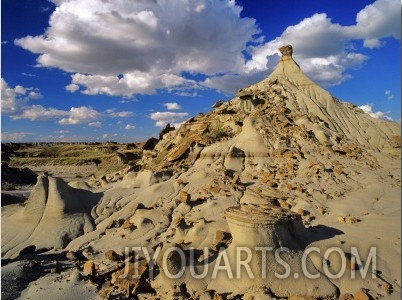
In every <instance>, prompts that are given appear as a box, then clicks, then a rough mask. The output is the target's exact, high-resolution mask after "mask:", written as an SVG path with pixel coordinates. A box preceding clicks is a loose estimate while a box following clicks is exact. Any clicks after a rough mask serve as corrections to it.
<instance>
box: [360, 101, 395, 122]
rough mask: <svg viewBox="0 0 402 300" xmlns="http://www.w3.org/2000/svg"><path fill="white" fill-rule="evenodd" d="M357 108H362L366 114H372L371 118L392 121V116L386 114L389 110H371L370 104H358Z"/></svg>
mask: <svg viewBox="0 0 402 300" xmlns="http://www.w3.org/2000/svg"><path fill="white" fill-rule="evenodd" d="M359 108H360V109H361V110H363V111H364V112H365V113H366V114H369V115H370V116H372V117H373V118H376V119H384V120H389V121H392V118H391V117H390V116H388V114H389V112H382V111H373V105H372V104H365V105H361V106H359Z"/></svg>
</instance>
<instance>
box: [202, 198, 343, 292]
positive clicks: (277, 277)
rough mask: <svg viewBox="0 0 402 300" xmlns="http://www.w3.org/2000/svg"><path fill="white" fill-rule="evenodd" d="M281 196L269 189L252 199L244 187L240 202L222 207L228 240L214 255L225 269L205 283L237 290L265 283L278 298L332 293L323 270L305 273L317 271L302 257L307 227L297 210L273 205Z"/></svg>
mask: <svg viewBox="0 0 402 300" xmlns="http://www.w3.org/2000/svg"><path fill="white" fill-rule="evenodd" d="M284 197H285V196H283V195H280V194H279V193H277V192H274V191H272V193H268V194H267V193H266V194H265V195H261V196H260V198H258V197H256V193H255V192H253V191H246V193H245V195H244V196H243V198H242V199H241V200H240V203H241V204H240V206H237V207H229V208H227V209H226V210H225V217H226V220H227V222H228V225H229V228H230V233H231V234H232V238H233V240H232V243H231V244H230V246H229V247H228V248H227V249H226V250H225V251H223V252H222V253H221V254H220V255H221V256H222V257H227V261H228V262H229V265H230V268H231V270H230V272H220V273H219V274H218V277H217V279H216V280H214V281H212V282H211V283H210V285H209V288H213V289H216V290H217V291H220V292H227V291H232V292H235V291H239V292H240V291H245V290H253V289H256V288H257V289H261V287H265V288H269V289H270V291H271V292H272V293H273V294H274V295H276V296H278V297H289V296H291V295H303V296H308V297H314V298H318V297H323V298H326V297H333V296H335V295H336V294H337V288H336V287H335V286H334V285H333V284H332V283H331V282H330V281H329V280H328V279H327V278H326V277H325V275H324V274H320V275H321V276H320V277H319V278H317V279H313V280H312V279H309V278H307V277H306V276H305V274H306V273H307V272H308V273H309V274H317V273H319V271H318V270H316V268H315V267H314V265H313V263H312V261H311V260H310V258H309V257H308V256H303V250H304V249H303V240H306V239H308V232H307V230H306V228H305V227H304V225H303V223H302V220H301V217H300V215H299V214H297V213H294V212H292V211H290V210H289V209H285V208H281V207H280V206H279V205H278V201H277V198H284ZM217 261H218V262H219V263H220V259H219V258H218V259H217ZM223 261H225V259H223ZM296 274H297V275H296ZM231 275H233V278H230V277H232V276H231Z"/></svg>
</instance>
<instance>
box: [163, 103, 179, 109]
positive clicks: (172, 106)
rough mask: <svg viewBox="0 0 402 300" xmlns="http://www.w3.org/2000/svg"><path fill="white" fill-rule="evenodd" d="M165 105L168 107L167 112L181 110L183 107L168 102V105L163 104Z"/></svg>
mask: <svg viewBox="0 0 402 300" xmlns="http://www.w3.org/2000/svg"><path fill="white" fill-rule="evenodd" d="M163 105H164V106H165V107H166V109H167V110H180V109H181V106H180V105H179V104H178V103H175V102H166V103H163Z"/></svg>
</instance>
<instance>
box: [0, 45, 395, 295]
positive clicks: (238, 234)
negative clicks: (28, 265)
mask: <svg viewBox="0 0 402 300" xmlns="http://www.w3.org/2000/svg"><path fill="white" fill-rule="evenodd" d="M280 51H281V52H282V58H281V60H280V61H279V63H278V65H277V67H276V68H275V70H274V71H273V72H272V74H271V75H270V76H269V77H267V78H266V79H265V80H263V81H261V82H259V83H256V84H253V85H251V86H249V87H245V88H243V89H241V90H239V91H238V93H236V95H235V97H234V98H233V99H231V100H229V101H226V102H224V101H218V102H217V103H215V104H214V107H213V110H211V111H210V112H208V113H205V114H199V115H197V116H195V117H192V118H190V119H189V120H187V121H186V122H185V123H184V124H182V125H181V126H180V127H178V128H176V129H175V130H170V128H169V130H166V131H165V132H164V134H163V135H161V136H160V138H161V139H160V140H159V141H158V140H156V139H154V140H151V141H150V142H149V143H148V145H147V146H146V147H145V148H144V151H143V156H142V158H141V161H140V162H138V164H139V165H140V168H141V170H139V169H140V168H136V169H135V170H136V172H134V171H133V170H131V169H130V171H129V172H128V173H127V174H125V175H122V174H120V175H121V176H124V177H123V179H122V180H120V177H118V180H117V179H116V180H109V181H107V180H106V179H104V181H105V182H104V183H103V185H98V186H99V188H98V189H96V190H94V189H93V190H91V189H90V188H88V186H87V185H85V184H77V183H75V184H74V185H73V186H74V187H76V188H77V189H76V188H73V187H71V186H68V185H66V184H65V183H63V182H61V181H59V180H56V179H52V178H48V177H39V179H38V184H37V186H36V187H35V189H34V190H33V192H32V194H31V197H30V199H29V200H28V202H27V203H26V204H25V206H18V205H9V206H6V207H5V208H4V209H3V210H2V242H3V247H2V254H3V256H4V257H10V258H15V257H17V256H18V253H19V251H20V250H22V249H24V248H25V247H26V246H29V245H30V244H32V245H35V246H36V248H38V247H47V248H50V247H53V248H54V249H57V248H63V249H65V250H69V251H83V253H84V252H85V253H86V254H87V256H88V257H90V259H91V261H93V262H94V264H93V265H92V264H91V268H90V273H91V274H96V276H100V277H101V280H99V281H96V280H94V283H95V284H99V282H104V281H106V283H105V284H104V285H98V286H97V287H98V288H99V289H100V290H101V293H103V292H105V293H106V294H107V295H109V293H111V292H113V293H115V294H114V296H116V297H117V298H118V297H127V295H132V294H133V293H150V292H149V291H152V292H154V293H156V295H157V297H161V298H164V299H166V298H167V299H173V298H180V297H182V298H186V297H187V298H189V297H193V298H195V299H196V298H201V297H206V299H210V298H212V297H216V299H219V297H221V295H226V296H225V297H227V298H228V299H232V298H233V299H235V298H236V297H237V296H238V295H243V296H244V298H246V295H250V296H255V295H263V297H265V298H268V297H270V296H272V297H291V296H303V297H306V298H309V297H310V298H319V297H322V298H333V297H335V296H337V295H338V293H343V294H344V293H352V294H353V293H355V292H356V290H357V289H360V288H361V287H367V288H369V289H370V291H371V293H372V296H373V297H374V296H378V295H381V291H380V288H379V283H378V280H379V279H378V278H377V279H371V278H370V279H366V280H363V279H359V280H357V281H353V282H352V281H350V278H349V279H348V278H340V279H337V280H332V279H331V280H329V279H328V278H327V277H326V276H325V274H322V268H323V257H322V253H320V254H317V255H314V256H313V255H307V256H306V257H303V255H304V252H303V251H304V250H305V248H306V247H307V246H311V245H313V246H316V247H318V246H320V247H321V246H322V245H324V246H325V247H330V246H333V245H334V244H337V245H340V246H342V247H346V246H349V247H350V245H354V243H358V245H359V246H360V247H362V248H363V249H366V248H367V247H371V246H374V245H376V246H377V245H378V246H380V245H381V246H382V247H385V248H384V249H385V250H381V251H382V253H387V257H380V258H379V266H381V267H382V268H383V269H384V270H385V271H388V272H389V273H390V274H391V275H389V274H388V275H387V276H388V277H387V279H385V280H388V281H387V282H391V281H392V280H393V281H392V282H395V284H397V283H398V278H400V272H399V277H398V271H395V270H394V268H395V265H399V264H395V263H394V262H395V261H397V262H398V261H399V262H400V251H399V249H400V231H399V233H398V230H397V229H395V226H394V222H400V215H399V214H395V211H400V177H401V175H400V135H401V133H400V126H399V125H398V124H396V123H394V122H389V121H385V120H380V119H375V118H372V117H370V116H369V115H368V114H366V113H364V112H363V111H362V110H361V109H359V108H357V107H356V106H354V105H353V104H351V103H346V102H341V101H339V100H338V99H336V98H335V97H334V96H332V95H331V94H330V93H328V92H327V91H325V90H324V89H322V88H320V87H319V86H318V85H316V84H315V83H314V82H313V81H311V80H310V79H309V78H308V77H307V76H305V75H304V74H303V72H302V71H301V70H300V68H299V66H298V65H297V63H296V62H295V61H294V60H293V57H292V51H293V50H292V47H291V46H284V47H281V48H280ZM398 141H399V142H398ZM145 149H146V150H145ZM120 175H119V176H120ZM114 181H115V182H114ZM92 186H93V185H92ZM78 188H80V189H78ZM81 188H84V189H81ZM91 195H92V196H91ZM94 195H97V201H96V203H95V201H93V202H92V201H89V203H88V201H87V198H88V197H89V196H91V197H94ZM338 216H341V217H342V220H344V222H343V223H339V222H338V220H337V217H338ZM346 220H350V221H349V222H346ZM21 224H24V226H23V229H21ZM321 224H325V226H324V225H321ZM378 224H381V225H382V227H381V230H383V232H379V231H378V230H379V229H378V228H379V226H378ZM359 226H361V227H359ZM364 226H367V230H364V228H366V227H364ZM339 228H340V229H339ZM359 230H360V231H359ZM376 230H377V231H376ZM373 232H376V233H375V234H374V233H373ZM342 233H345V234H343V235H342V239H339V241H340V242H339V243H338V242H337V241H338V240H337V237H336V236H337V235H340V234H342ZM385 234H388V235H389V234H394V235H396V236H392V243H391V242H390V243H386V244H384V243H383V242H382V241H381V240H380V238H381V237H382V236H383V235H385ZM398 234H399V239H398V238H397V237H398ZM374 235H376V236H377V237H378V239H377V238H376V237H375V236H374ZM230 237H231V238H230ZM345 241H346V242H345ZM394 244H395V245H397V246H398V245H399V248H398V247H396V246H394ZM173 246H174V247H176V248H177V249H180V250H181V251H183V253H184V256H185V258H186V259H187V258H189V256H188V254H189V253H191V252H190V250H191V249H194V250H195V256H194V259H195V260H196V266H195V268H196V271H197V274H200V273H202V272H203V269H204V268H205V267H206V266H209V270H208V271H207V272H206V276H205V277H203V278H202V279H195V278H194V276H192V275H191V272H190V271H189V270H188V269H186V271H185V272H184V273H183V276H181V277H179V278H175V279H171V278H168V276H166V275H165V274H164V271H166V270H168V271H169V272H173V271H175V272H180V270H181V267H182V266H181V265H180V264H181V257H180V256H177V255H176V254H174V253H171V254H169V255H167V257H166V265H165V266H164V264H163V262H164V260H163V259H162V258H161V257H160V256H161V255H163V253H166V251H167V249H169V247H173ZM221 246H222V247H223V248H224V249H221V250H219V248H220V247H221ZM324 246H323V247H324ZM127 247H128V248H129V249H131V247H144V248H146V249H147V251H148V252H147V254H144V253H143V252H142V251H137V252H135V253H134V254H133V253H128V255H129V256H128V257H126V258H125V259H126V260H127V261H131V262H132V263H133V265H131V267H130V268H131V269H132V268H133V266H135V265H141V266H142V267H141V270H142V273H141V278H140V279H136V280H135V281H133V282H132V284H133V285H132V286H131V285H130V281H127V280H126V279H122V280H117V278H118V276H119V275H120V274H121V273H122V272H123V271H124V269H123V266H124V264H123V263H122V262H116V261H111V260H105V255H104V254H103V253H106V252H107V251H109V250H113V251H114V252H115V253H117V254H118V255H123V254H124V253H126V252H125V251H126V250H127ZM241 247H248V248H250V249H251V250H250V251H251V256H252V259H251V260H250V261H249V264H248V266H249V269H247V267H245V266H244V265H241V266H240V267H241V268H240V272H241V276H240V277H241V278H240V279H236V278H234V279H233V280H232V279H230V280H229V279H227V278H226V277H227V276H226V275H227V271H226V270H220V271H219V272H218V274H215V275H217V278H216V279H215V278H214V276H213V275H214V274H213V272H214V268H215V267H216V266H217V265H218V263H219V262H220V261H222V259H224V258H225V257H226V258H227V260H228V262H229V263H230V265H231V266H232V268H234V269H231V270H232V273H234V275H236V272H237V269H236V267H233V266H236V263H238V262H239V257H238V255H237V254H238V253H237V251H238V249H241ZM256 247H271V248H272V251H269V252H266V260H267V264H266V265H263V264H262V263H261V261H262V258H263V257H262V256H263V252H262V251H260V250H258V249H257V250H256ZM284 247H286V248H287V249H289V252H286V251H283V252H281V257H282V258H283V260H285V261H287V262H288V264H289V266H290V269H291V276H290V277H287V278H286V279H280V278H277V277H276V276H275V271H277V273H279V274H283V273H284V271H285V270H284V267H283V265H278V263H277V260H275V251H276V250H278V249H281V248H284ZM141 249H142V248H141ZM158 249H162V250H160V254H159V255H160V256H159V258H156V259H155V262H156V264H157V267H158V268H157V269H158V272H159V273H158V272H155V274H157V275H156V276H155V278H147V276H146V274H148V272H146V271H144V270H148V269H149V271H150V270H151V269H152V268H149V266H148V269H147V268H146V267H145V266H144V260H146V258H147V257H153V256H154V255H156V254H157V253H158V252H157V251H159V250H158ZM381 249H383V248H381ZM207 250H208V251H207ZM346 250H347V249H345V252H346ZM55 251H56V250H55ZM349 251H350V249H349ZM246 254H247V253H246V252H244V253H243V256H244V255H246ZM147 255H148V256H147ZM134 256H136V258H135V259H134ZM162 257H163V256H162ZM246 257H247V255H246ZM246 257H243V258H241V259H240V262H241V261H243V262H244V260H245V259H246ZM388 257H390V259H388ZM303 259H305V260H304V261H305V264H306V268H307V269H308V270H309V271H310V273H311V274H317V273H319V274H322V276H320V278H319V279H314V280H310V279H309V278H306V277H305V276H303V274H302V270H300V268H301V261H303ZM338 262H339V257H338V258H332V257H330V258H328V260H327V262H326V263H327V266H329V267H328V268H332V269H333V272H336V267H337V266H338V265H339V264H338ZM244 264H245V263H244ZM350 265H351V264H350ZM218 266H219V265H218ZM186 267H188V265H186ZM130 268H129V270H130V272H131V269H130ZM332 269H331V270H332ZM249 270H250V271H251V272H252V273H253V274H254V275H255V277H254V278H251V279H250V277H249V274H248V273H249V272H248V271H249ZM71 272H72V271H71ZM264 272H266V274H265V275H266V278H264V276H263V275H262V274H263V273H264ZM296 273H297V274H298V275H296ZM395 274H396V275H395ZM102 276H103V277H102ZM110 276H111V277H112V278H113V282H111V281H110V280H109V279H108V278H110ZM298 276H299V277H298ZM149 277H150V276H149ZM389 277H392V278H391V279H389ZM384 278H385V277H384ZM97 282H98V283H97ZM399 283H400V279H399ZM123 285H124V287H123ZM130 287H131V288H130ZM102 291H103V292H102ZM373 291H375V293H378V295H377V294H374V292H373ZM399 295H400V294H399ZM396 296H398V295H396ZM208 297H209V298H208ZM222 297H223V296H222ZM239 297H240V296H239ZM246 299H247V298H246Z"/></svg>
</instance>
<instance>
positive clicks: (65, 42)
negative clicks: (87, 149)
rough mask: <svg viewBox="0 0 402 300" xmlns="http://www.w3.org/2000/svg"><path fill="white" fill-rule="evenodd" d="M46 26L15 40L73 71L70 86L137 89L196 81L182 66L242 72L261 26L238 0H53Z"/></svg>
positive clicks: (45, 62)
mask: <svg viewBox="0 0 402 300" xmlns="http://www.w3.org/2000/svg"><path fill="white" fill-rule="evenodd" d="M53 2H54V3H55V4H56V6H57V7H56V10H55V11H54V12H53V13H52V15H51V17H50V20H49V27H48V28H47V30H46V32H45V33H43V34H42V35H38V36H26V37H23V38H20V39H17V40H16V41H15V43H16V44H17V45H19V46H21V47H23V48H24V49H27V50H29V51H31V52H33V53H37V54H39V57H38V58H37V63H38V66H42V67H57V68H60V69H63V70H65V71H68V72H71V73H74V74H73V75H72V82H71V84H70V85H68V86H67V87H66V89H67V90H68V91H70V92H75V91H77V90H79V89H80V88H81V87H82V92H83V93H85V94H89V95H95V94H106V95H119V96H126V97H130V96H131V95H133V94H152V93H155V92H156V91H157V89H160V88H166V89H170V88H179V89H180V90H182V89H186V87H187V86H190V87H191V88H194V81H192V80H187V79H186V78H184V77H183V76H182V75H181V74H182V73H183V72H190V73H200V74H206V75H213V74H217V73H222V72H239V70H240V69H241V68H243V63H244V56H243V54H242V51H245V50H246V49H247V44H248V43H249V42H252V41H254V36H255V35H256V34H258V33H259V29H258V27H257V26H256V24H255V20H254V19H251V18H242V17H241V16H240V12H241V10H242V8H241V6H239V5H237V4H236V3H235V1H233V0H230V1H221V0H211V1H205V0H182V1H167V0H158V1H128V0H119V1H103V0H90V1H81V0H59V1H53Z"/></svg>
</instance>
